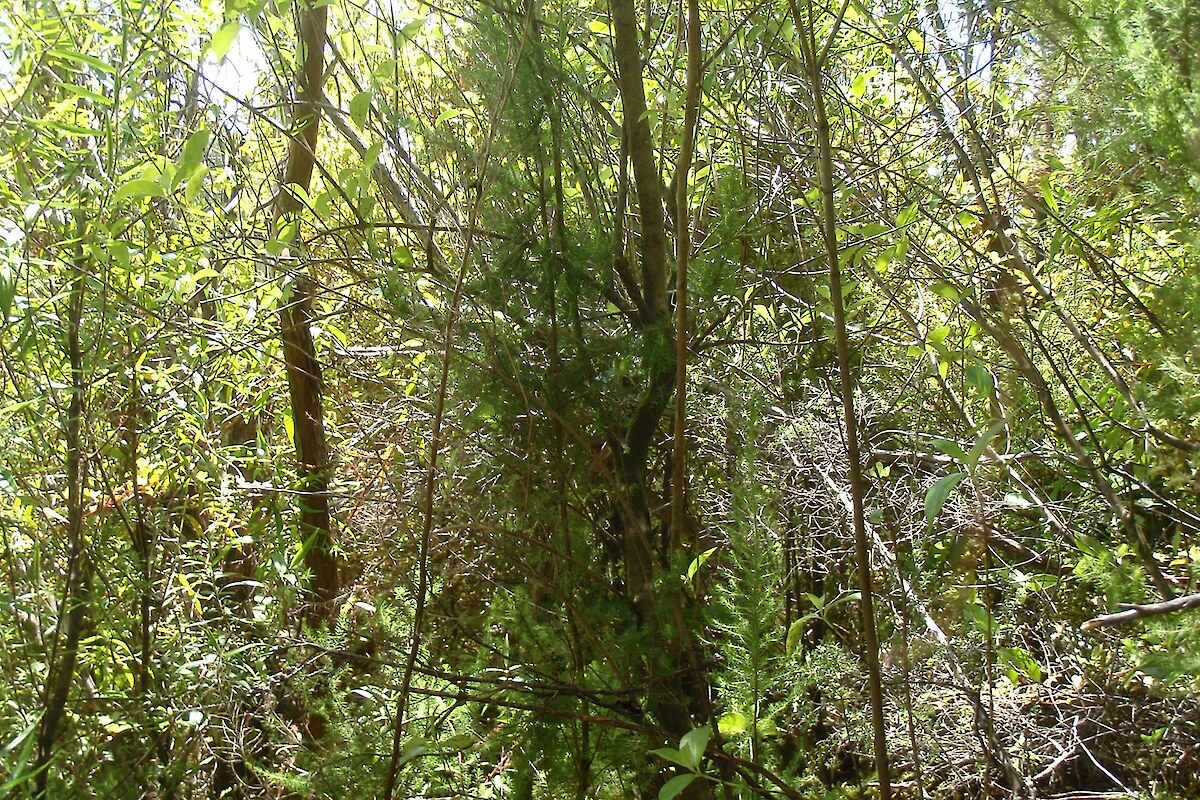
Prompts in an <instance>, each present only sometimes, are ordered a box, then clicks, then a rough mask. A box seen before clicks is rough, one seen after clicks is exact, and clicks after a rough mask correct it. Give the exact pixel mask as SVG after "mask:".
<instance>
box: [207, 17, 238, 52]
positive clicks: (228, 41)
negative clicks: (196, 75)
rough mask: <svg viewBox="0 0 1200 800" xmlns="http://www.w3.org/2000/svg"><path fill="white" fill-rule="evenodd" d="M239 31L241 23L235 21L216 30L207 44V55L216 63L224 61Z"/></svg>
mask: <svg viewBox="0 0 1200 800" xmlns="http://www.w3.org/2000/svg"><path fill="white" fill-rule="evenodd" d="M241 29H242V23H240V22H238V21H237V20H236V19H235V20H233V21H232V22H226V23H225V24H224V25H222V26H221V27H220V28H217V32H216V33H214V34H213V35H212V39H211V40H210V41H209V43H208V52H209V55H211V56H212V57H213V58H214V59H216V60H217V61H218V62H221V61H224V60H225V56H226V55H228V53H229V48H230V47H232V46H233V40H234V39H236V38H237V35H238V32H239V31H240V30H241Z"/></svg>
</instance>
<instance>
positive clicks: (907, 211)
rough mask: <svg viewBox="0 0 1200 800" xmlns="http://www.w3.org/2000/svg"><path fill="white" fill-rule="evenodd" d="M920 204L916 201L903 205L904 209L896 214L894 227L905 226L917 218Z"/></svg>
mask: <svg viewBox="0 0 1200 800" xmlns="http://www.w3.org/2000/svg"><path fill="white" fill-rule="evenodd" d="M919 208H920V206H918V205H917V203H916V202H913V203H912V204H910V205H908V206H905V207H904V209H903V210H902V211H901V212H900V213H899V214H897V215H896V227H897V228H905V227H907V226H909V225H911V224H913V223H914V222H916V220H917V211H918V209H919Z"/></svg>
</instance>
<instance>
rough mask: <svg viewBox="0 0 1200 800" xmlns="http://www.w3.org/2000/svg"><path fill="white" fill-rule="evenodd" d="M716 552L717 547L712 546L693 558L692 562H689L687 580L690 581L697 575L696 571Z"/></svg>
mask: <svg viewBox="0 0 1200 800" xmlns="http://www.w3.org/2000/svg"><path fill="white" fill-rule="evenodd" d="M715 552H717V548H715V547H710V548H708V549H707V550H705V551H704V552H703V553H701V554H700V555H698V556H696V557H695V558H693V559H692V563H690V564H688V568H687V580H689V581H690V580H691V579H692V578H694V577H696V573H697V572H699V571H700V568H701V567H703V566H704V563H705V562H706V561H708V559H709V558H710V557H712V554H713V553H715Z"/></svg>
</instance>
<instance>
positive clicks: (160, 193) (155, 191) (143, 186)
mask: <svg viewBox="0 0 1200 800" xmlns="http://www.w3.org/2000/svg"><path fill="white" fill-rule="evenodd" d="M166 196H167V190H166V188H165V187H164V186H163V185H162V184H161V183H159V182H158V181H152V180H150V179H148V178H134V179H133V180H131V181H126V182H125V183H123V184H122V185H121V188H119V189H117V192H116V194H114V195H113V202H114V203H119V202H121V201H122V200H130V199H133V198H136V197H166Z"/></svg>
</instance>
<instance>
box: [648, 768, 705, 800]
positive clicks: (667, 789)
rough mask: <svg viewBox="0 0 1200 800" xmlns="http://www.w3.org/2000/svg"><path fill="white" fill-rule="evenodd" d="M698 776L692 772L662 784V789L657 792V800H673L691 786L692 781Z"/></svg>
mask: <svg viewBox="0 0 1200 800" xmlns="http://www.w3.org/2000/svg"><path fill="white" fill-rule="evenodd" d="M699 777H700V776H699V775H697V774H696V773H694V772H688V773H686V774H684V775H676V776H675V777H674V778H671V780H669V781H667V782H666V783H664V784H663V787H662V788H661V789H659V790H658V800H673V799H674V798H676V797H678V796H679V795H680V793H681V792H682V791H683V790H684V789H686V788H687V787H689V786H691V785H692V781H694V780H696V778H699Z"/></svg>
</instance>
